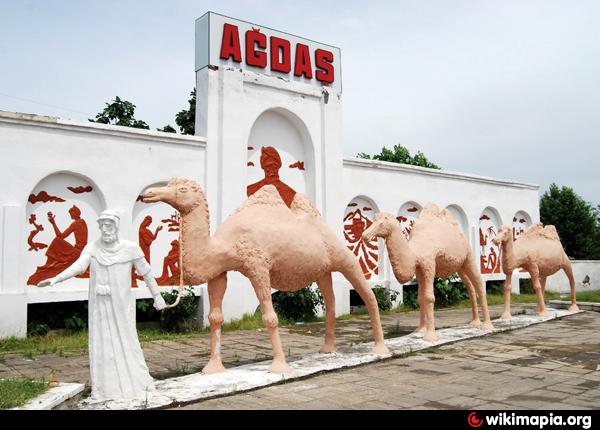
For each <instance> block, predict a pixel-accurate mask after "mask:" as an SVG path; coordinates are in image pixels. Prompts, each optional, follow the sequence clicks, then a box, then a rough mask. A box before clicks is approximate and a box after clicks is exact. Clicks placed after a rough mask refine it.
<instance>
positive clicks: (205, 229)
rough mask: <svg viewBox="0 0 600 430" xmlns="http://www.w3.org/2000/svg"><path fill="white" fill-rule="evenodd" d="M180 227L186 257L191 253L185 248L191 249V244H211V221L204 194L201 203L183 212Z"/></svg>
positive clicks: (203, 245)
mask: <svg viewBox="0 0 600 430" xmlns="http://www.w3.org/2000/svg"><path fill="white" fill-rule="evenodd" d="M180 228H181V240H182V247H183V249H184V258H185V256H186V254H187V255H189V253H187V252H186V251H185V250H186V249H187V250H189V249H191V248H190V246H191V247H193V248H198V247H205V246H208V245H209V242H210V221H209V216H208V206H207V204H206V199H205V198H204V196H201V201H200V203H199V204H198V205H196V206H195V207H194V208H193V209H192V210H191V211H190V212H188V213H182V214H181V227H180ZM186 245H187V246H186ZM184 263H185V262H184Z"/></svg>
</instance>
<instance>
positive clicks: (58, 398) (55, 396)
mask: <svg viewBox="0 0 600 430" xmlns="http://www.w3.org/2000/svg"><path fill="white" fill-rule="evenodd" d="M84 388H85V386H84V385H83V384H74V383H64V382H61V383H59V384H58V385H57V386H56V387H52V388H50V389H49V390H48V391H46V392H45V393H44V394H42V395H41V396H38V397H36V398H35V399H33V400H30V401H29V402H27V403H26V404H24V405H23V406H21V407H20V408H15V409H25V410H50V409H52V408H55V407H56V406H58V405H60V404H61V403H63V402H65V401H67V400H69V399H70V398H72V397H74V396H76V395H77V394H79V393H81V392H82V391H83V389H84Z"/></svg>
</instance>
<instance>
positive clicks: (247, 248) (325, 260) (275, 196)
mask: <svg viewBox="0 0 600 430" xmlns="http://www.w3.org/2000/svg"><path fill="white" fill-rule="evenodd" d="M143 200H144V202H149V203H151V202H158V201H162V202H165V203H168V204H169V205H171V206H172V207H174V208H175V209H176V210H178V211H179V213H180V214H181V240H182V251H183V252H182V254H183V255H182V267H183V276H184V279H185V282H186V283H188V284H191V285H200V284H203V283H205V282H208V295H209V302H210V313H209V316H208V319H209V321H210V334H211V341H210V349H211V355H210V360H209V362H208V364H207V365H206V366H205V367H204V369H203V372H204V373H217V372H222V371H224V370H225V368H224V367H223V364H222V362H221V357H220V350H221V340H220V338H221V325H222V324H223V313H222V310H221V304H222V301H223V295H224V294H225V289H226V287H227V277H226V275H227V272H228V271H231V270H233V271H237V272H240V273H241V274H243V275H244V276H246V277H247V278H248V279H249V280H250V282H251V283H252V287H253V288H254V291H255V292H256V296H257V297H258V300H259V302H260V309H261V311H262V320H263V323H264V325H265V327H266V328H267V329H268V332H269V337H270V339H271V344H272V348H273V363H272V365H271V367H270V368H269V371H271V372H274V373H286V372H289V371H291V368H290V367H289V366H288V364H287V362H286V359H285V355H284V353H283V348H282V346H281V340H280V337H279V331H278V319H277V314H276V313H275V310H274V309H273V303H272V301H271V288H275V289H277V290H279V291H298V290H300V289H302V288H304V287H306V286H307V285H310V284H311V283H312V282H313V281H316V282H317V285H318V287H319V289H320V290H321V293H322V295H323V300H324V303H325V320H326V325H325V341H324V343H323V346H322V347H321V350H320V351H321V352H324V353H327V352H334V351H335V298H334V295H333V286H332V277H331V273H332V272H341V273H342V274H343V275H344V277H345V278H346V279H347V280H348V281H349V282H350V283H351V284H352V286H353V287H354V289H355V290H356V291H357V292H358V294H359V295H360V296H361V298H362V299H363V301H364V302H365V304H366V306H367V309H368V311H369V315H370V317H371V326H372V329H373V336H374V339H375V346H374V348H373V350H372V352H373V353H376V354H380V355H386V354H389V350H388V348H387V346H386V345H385V343H384V340H383V331H382V328H381V321H380V319H379V308H378V307H377V300H376V298H375V295H374V294H373V291H372V290H371V288H370V287H369V285H368V284H367V282H366V280H365V278H364V276H363V274H362V271H361V269H360V266H359V264H358V261H357V260H356V258H355V257H354V255H353V254H352V253H351V252H350V250H349V249H348V248H347V247H346V246H345V245H344V244H343V243H342V242H341V240H340V239H339V238H338V237H337V236H336V235H335V234H334V233H333V231H331V229H330V228H329V227H328V226H327V224H326V223H325V222H324V221H323V219H322V217H321V215H320V213H319V212H318V211H317V210H316V209H315V208H314V206H313V205H312V203H311V202H310V200H309V199H308V198H307V197H306V196H305V195H303V194H300V193H297V194H296V196H295V197H294V200H293V201H292V204H291V207H289V208H288V206H287V205H286V204H285V203H284V202H283V200H282V199H281V197H280V195H279V193H278V191H277V189H276V188H275V186H273V185H265V186H264V187H262V188H261V189H260V190H259V191H257V192H256V193H254V194H253V195H252V196H250V197H249V198H248V199H247V200H246V201H245V202H244V204H242V206H241V207H240V208H238V209H237V210H236V211H235V212H234V213H233V214H231V215H230V216H229V217H228V218H227V219H226V220H225V221H224V222H223V223H222V224H221V225H220V226H219V227H218V229H217V231H216V233H215V234H214V236H213V237H210V231H209V217H208V205H207V203H206V199H205V197H204V193H203V192H202V189H201V188H200V186H199V185H198V184H196V183H195V182H193V181H190V180H187V179H176V178H174V179H172V180H171V181H170V182H169V183H168V184H167V185H166V186H164V187H158V188H150V189H148V190H147V191H146V193H145V194H144V195H143Z"/></svg>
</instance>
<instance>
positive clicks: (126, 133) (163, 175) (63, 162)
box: [0, 112, 206, 337]
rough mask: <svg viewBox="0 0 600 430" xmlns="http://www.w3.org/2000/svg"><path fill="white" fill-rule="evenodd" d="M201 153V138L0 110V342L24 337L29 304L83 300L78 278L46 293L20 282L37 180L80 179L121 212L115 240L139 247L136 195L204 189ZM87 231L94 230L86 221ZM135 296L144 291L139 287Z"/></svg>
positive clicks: (83, 287)
mask: <svg viewBox="0 0 600 430" xmlns="http://www.w3.org/2000/svg"><path fill="white" fill-rule="evenodd" d="M205 148H206V141H205V139H204V138H201V137H194V136H181V135H175V134H169V133H162V132H156V131H149V130H137V129H132V128H125V127H115V126H105V125H101V124H91V123H78V122H72V121H68V120H61V119H57V118H49V117H40V116H35V115H24V114H14V113H8V112H0V153H1V154H2V157H1V158H0V182H1V183H2V190H3V191H2V194H0V207H1V208H2V210H1V211H0V213H1V217H0V221H1V222H0V238H1V243H0V245H1V246H0V261H1V264H0V337H5V336H9V335H17V336H22V335H25V332H26V321H27V316H26V306H27V304H28V303H40V302H51V301H70V300H85V299H87V280H83V279H78V280H74V282H71V283H67V282H66V283H64V284H63V285H60V284H59V285H58V286H56V287H53V288H46V289H39V288H37V287H34V286H27V285H25V284H26V280H27V277H28V276H29V273H27V270H26V267H25V261H26V258H27V249H28V245H27V237H28V233H29V231H30V227H31V226H30V225H28V223H27V217H26V209H25V208H26V205H27V200H28V197H29V195H30V193H32V192H33V190H34V188H35V187H36V185H37V184H38V183H39V182H40V181H41V180H43V179H44V178H46V177H48V176H49V175H52V174H55V173H58V172H65V173H69V174H73V175H75V176H79V177H83V178H85V179H86V180H87V181H88V182H89V183H91V184H93V185H94V189H95V191H97V192H98V193H99V194H100V196H101V201H102V202H103V203H104V205H105V206H106V207H107V208H112V209H115V210H117V211H119V212H120V213H121V230H120V236H121V237H123V238H127V239H130V240H133V241H136V242H137V239H138V238H137V234H138V232H137V230H136V228H134V227H133V225H132V217H133V208H134V206H135V202H136V198H137V196H138V195H139V194H140V192H142V191H143V190H144V189H145V188H146V187H148V186H149V185H151V184H155V183H158V182H164V181H168V180H169V179H170V178H171V177H174V176H178V177H186V178H191V179H194V180H197V181H198V182H199V183H200V184H201V185H204V181H205V175H204V173H205V172H204V171H205V168H204V166H205ZM62 227H63V228H64V225H63V226H62ZM88 229H89V230H90V231H91V230H92V229H97V226H96V225H95V223H94V224H90V222H89V220H88ZM142 285H143V283H142ZM136 295H137V296H139V297H149V292H148V290H147V288H145V287H141V288H138V290H136Z"/></svg>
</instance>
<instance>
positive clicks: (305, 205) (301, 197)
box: [290, 193, 321, 217]
mask: <svg viewBox="0 0 600 430" xmlns="http://www.w3.org/2000/svg"><path fill="white" fill-rule="evenodd" d="M290 209H291V210H292V212H293V213H294V214H296V215H301V214H306V215H310V216H313V217H321V213H320V212H319V211H318V210H317V208H316V207H315V205H313V202H311V201H310V199H309V198H308V196H307V195H306V194H302V193H296V195H295V196H294V200H293V201H292V205H291V206H290Z"/></svg>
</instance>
